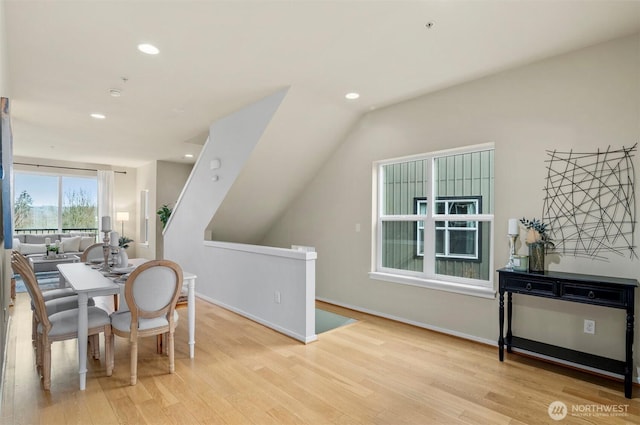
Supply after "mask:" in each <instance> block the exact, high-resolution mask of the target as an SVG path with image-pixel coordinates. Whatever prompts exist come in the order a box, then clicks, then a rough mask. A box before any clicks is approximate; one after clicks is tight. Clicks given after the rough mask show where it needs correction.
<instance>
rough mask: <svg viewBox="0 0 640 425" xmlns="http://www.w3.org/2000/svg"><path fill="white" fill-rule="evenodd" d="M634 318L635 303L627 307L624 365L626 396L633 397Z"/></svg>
mask: <svg viewBox="0 0 640 425" xmlns="http://www.w3.org/2000/svg"><path fill="white" fill-rule="evenodd" d="M631 292H632V293H631V297H633V296H634V295H633V291H631ZM631 299H633V298H631ZM633 320H634V314H633V305H631V307H630V308H628V309H627V338H626V343H625V352H626V362H625V365H624V396H625V397H626V398H631V392H632V389H633V386H632V385H633V383H632V379H633Z"/></svg>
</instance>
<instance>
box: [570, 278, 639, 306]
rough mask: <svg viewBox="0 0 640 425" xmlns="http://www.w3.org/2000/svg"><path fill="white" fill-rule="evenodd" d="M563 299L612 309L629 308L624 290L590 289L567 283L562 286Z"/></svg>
mask: <svg viewBox="0 0 640 425" xmlns="http://www.w3.org/2000/svg"><path fill="white" fill-rule="evenodd" d="M561 296H562V297H563V298H571V299H572V300H574V301H578V302H585V303H590V304H598V305H609V306H612V307H615V306H619V307H621V308H624V307H626V306H627V299H626V297H625V293H624V291H622V290H616V289H607V288H598V287H589V286H585V285H580V284H576V285H573V284H571V283H565V284H563V285H562V295H561Z"/></svg>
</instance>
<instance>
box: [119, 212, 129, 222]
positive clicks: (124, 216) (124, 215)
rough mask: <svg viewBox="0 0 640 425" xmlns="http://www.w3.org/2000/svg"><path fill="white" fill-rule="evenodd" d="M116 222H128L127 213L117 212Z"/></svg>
mask: <svg viewBox="0 0 640 425" xmlns="http://www.w3.org/2000/svg"><path fill="white" fill-rule="evenodd" d="M116 221H129V213H128V212H127V211H120V212H117V213H116Z"/></svg>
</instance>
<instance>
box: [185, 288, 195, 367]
mask: <svg viewBox="0 0 640 425" xmlns="http://www.w3.org/2000/svg"><path fill="white" fill-rule="evenodd" d="M187 287H188V288H189V292H188V293H187V315H188V319H189V357H190V358H193V357H194V356H195V345H196V294H195V292H196V280H195V278H194V279H189V282H188V283H187Z"/></svg>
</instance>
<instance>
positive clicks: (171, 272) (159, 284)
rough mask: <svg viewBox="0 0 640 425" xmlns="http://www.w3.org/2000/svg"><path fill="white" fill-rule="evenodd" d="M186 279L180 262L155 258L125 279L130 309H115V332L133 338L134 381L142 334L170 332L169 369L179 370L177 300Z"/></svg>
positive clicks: (131, 339) (132, 383) (130, 341)
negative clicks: (139, 340) (176, 360)
mask: <svg viewBox="0 0 640 425" xmlns="http://www.w3.org/2000/svg"><path fill="white" fill-rule="evenodd" d="M182 279H183V278H182V268H181V267H180V266H179V265H178V264H177V263H175V262H173V261H169V260H153V261H148V262H146V263H144V264H142V265H140V266H138V267H137V268H136V269H135V270H134V271H133V272H131V274H130V275H129V277H128V278H127V281H126V282H125V288H124V298H125V301H126V304H127V306H128V310H121V311H116V312H114V313H113V314H112V315H111V327H112V330H113V334H114V335H118V336H121V337H124V338H127V339H128V340H129V345H130V352H131V353H130V355H131V358H130V363H131V364H130V368H131V385H135V384H136V383H137V380H138V377H137V372H138V338H141V337H146V336H153V335H162V334H167V339H168V352H169V353H168V354H169V372H170V373H173V372H174V371H175V362H174V331H175V328H176V325H177V322H178V313H177V312H176V302H177V301H178V297H179V296H180V291H181V289H182Z"/></svg>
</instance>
